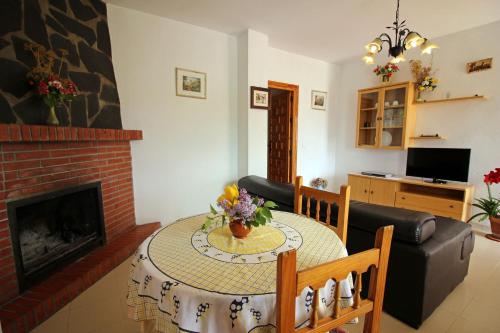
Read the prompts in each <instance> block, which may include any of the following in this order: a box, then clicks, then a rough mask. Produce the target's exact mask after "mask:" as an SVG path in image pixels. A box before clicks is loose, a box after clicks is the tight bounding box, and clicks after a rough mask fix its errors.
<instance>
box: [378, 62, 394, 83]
mask: <svg viewBox="0 0 500 333" xmlns="http://www.w3.org/2000/svg"><path fill="white" fill-rule="evenodd" d="M398 71H399V67H398V65H396V64H393V63H390V62H388V63H387V64H386V65H385V66H380V65H378V66H377V67H375V69H374V70H373V73H375V74H376V75H377V76H382V82H389V80H390V79H391V77H392V75H393V74H394V73H396V72H398Z"/></svg>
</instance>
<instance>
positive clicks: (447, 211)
mask: <svg viewBox="0 0 500 333" xmlns="http://www.w3.org/2000/svg"><path fill="white" fill-rule="evenodd" d="M463 205H464V204H463V202H461V201H456V200H450V199H444V198H437V197H431V196H426V195H420V194H415V193H409V192H397V193H396V206H397V207H403V206H405V208H406V207H410V206H411V207H414V209H416V208H419V209H418V210H422V211H426V212H434V214H438V215H441V216H458V217H459V219H461V216H462V212H463ZM409 209H411V208H409Z"/></svg>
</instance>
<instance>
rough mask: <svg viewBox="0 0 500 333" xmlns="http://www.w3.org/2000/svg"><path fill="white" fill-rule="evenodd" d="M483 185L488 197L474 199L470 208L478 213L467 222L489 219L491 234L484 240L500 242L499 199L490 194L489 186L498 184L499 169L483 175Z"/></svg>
mask: <svg viewBox="0 0 500 333" xmlns="http://www.w3.org/2000/svg"><path fill="white" fill-rule="evenodd" d="M484 183H485V184H486V187H487V189H488V197H487V198H480V199H476V202H475V203H473V204H472V206H474V207H476V208H478V209H479V210H480V212H478V213H476V214H474V215H473V216H472V217H471V218H470V219H469V220H468V221H467V222H470V221H472V220H473V219H475V218H479V221H480V222H481V221H484V220H486V219H489V220H490V225H491V232H492V233H491V234H488V235H486V238H488V239H491V240H495V241H497V242H500V199H499V198H495V197H494V196H493V195H492V194H491V185H492V184H498V183H500V168H496V169H495V170H492V171H490V172H489V173H488V174H486V175H484Z"/></svg>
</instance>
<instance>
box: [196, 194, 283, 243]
mask: <svg viewBox="0 0 500 333" xmlns="http://www.w3.org/2000/svg"><path fill="white" fill-rule="evenodd" d="M217 207H219V208H222V211H220V212H218V211H217V210H216V209H215V208H214V207H213V206H212V205H210V214H209V215H208V216H207V218H206V220H205V223H203V225H202V229H203V230H207V229H208V228H209V227H210V226H211V225H212V223H214V221H215V222H216V223H217V222H218V221H221V223H222V225H225V224H226V222H227V221H229V228H230V229H231V232H232V234H233V236H234V237H236V238H245V237H246V236H248V234H249V233H250V231H252V227H258V226H261V225H265V224H266V223H267V222H269V221H270V220H271V219H272V218H273V215H272V213H271V208H275V207H278V206H277V205H276V204H275V203H274V202H272V201H264V199H262V198H258V197H252V196H251V195H250V194H248V192H247V190H245V189H244V188H238V186H237V185H236V184H233V185H230V186H227V187H226V188H225V189H224V194H222V195H221V196H219V198H218V199H217Z"/></svg>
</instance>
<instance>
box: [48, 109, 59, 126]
mask: <svg viewBox="0 0 500 333" xmlns="http://www.w3.org/2000/svg"><path fill="white" fill-rule="evenodd" d="M47 125H51V126H58V125H59V119H57V115H56V106H55V105H51V106H50V107H49V115H48V117H47Z"/></svg>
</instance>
